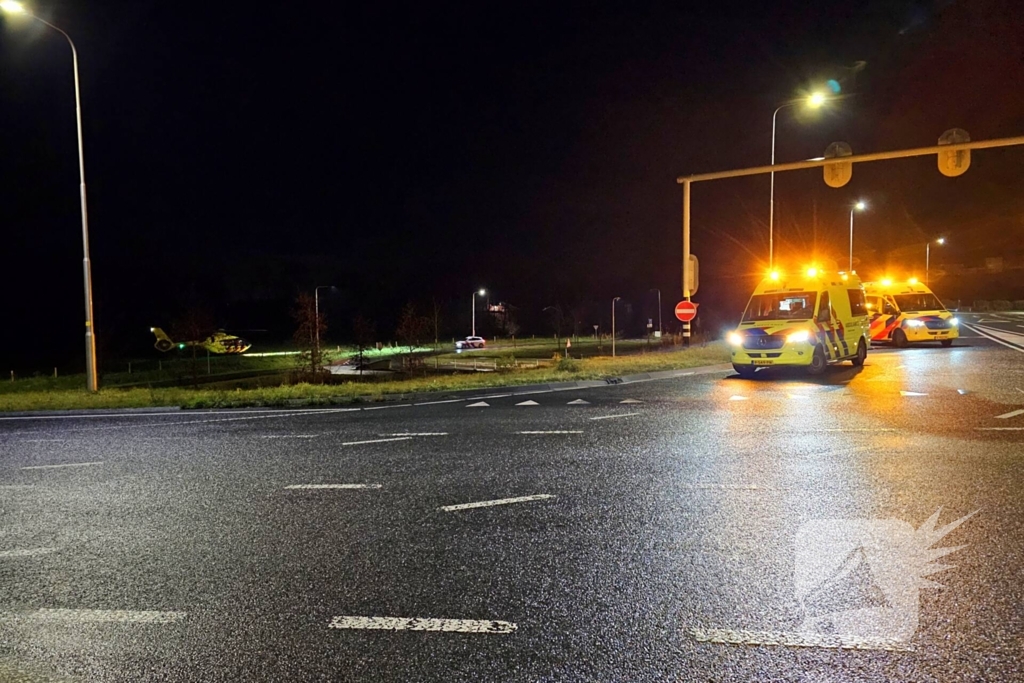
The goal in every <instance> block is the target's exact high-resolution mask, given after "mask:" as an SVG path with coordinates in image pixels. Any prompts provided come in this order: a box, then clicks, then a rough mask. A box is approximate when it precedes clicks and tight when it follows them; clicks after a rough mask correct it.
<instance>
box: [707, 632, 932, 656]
mask: <svg viewBox="0 0 1024 683" xmlns="http://www.w3.org/2000/svg"><path fill="white" fill-rule="evenodd" d="M689 633H690V635H691V636H693V638H694V639H695V640H697V641H698V642H701V643H722V644H726V645H774V646H783V647H821V648H827V649H831V650H888V651H894V652H911V651H913V650H914V646H913V645H912V644H910V643H909V642H906V641H901V640H895V639H893V638H866V637H861V636H846V635H827V634H822V633H798V632H793V631H747V630H743V629H739V630H736V629H727V628H708V629H703V628H691V629H689Z"/></svg>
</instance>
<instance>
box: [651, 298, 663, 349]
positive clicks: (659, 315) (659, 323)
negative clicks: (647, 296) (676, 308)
mask: <svg viewBox="0 0 1024 683" xmlns="http://www.w3.org/2000/svg"><path fill="white" fill-rule="evenodd" d="M650 291H652V292H657V293H658V338H659V339H660V338H661V332H662V328H661V290H660V289H658V288H657V287H655V288H654V289H652V290H650Z"/></svg>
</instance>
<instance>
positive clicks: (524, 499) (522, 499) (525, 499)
mask: <svg viewBox="0 0 1024 683" xmlns="http://www.w3.org/2000/svg"><path fill="white" fill-rule="evenodd" d="M547 498H554V496H553V495H550V494H547V493H541V494H538V495H535V496H519V497H518V498H501V499H499V500H482V501H480V502H477V503H462V504H461V505H445V506H444V507H442V508H441V509H442V510H444V511H445V512H455V511H456V510H471V509H473V508H487V507H492V506H494V505H508V504H509V503H529V502H531V501H534V500H545V499H547Z"/></svg>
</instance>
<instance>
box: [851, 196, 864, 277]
mask: <svg viewBox="0 0 1024 683" xmlns="http://www.w3.org/2000/svg"><path fill="white" fill-rule="evenodd" d="M866 208H868V205H867V204H866V203H865V202H864V200H863V199H862V200H860V201H858V202H857V203H856V204H854V205H853V207H852V208H851V209H850V272H851V273H852V272H853V212H854V211H863V210H864V209H866Z"/></svg>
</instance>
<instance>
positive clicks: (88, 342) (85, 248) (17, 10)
mask: <svg viewBox="0 0 1024 683" xmlns="http://www.w3.org/2000/svg"><path fill="white" fill-rule="evenodd" d="M0 10H3V11H4V12H6V13H8V14H25V15H27V16H29V17H31V18H33V19H35V20H36V21H38V22H39V23H40V24H43V25H45V26H48V27H50V28H52V29H53V30H54V31H56V32H57V33H59V34H61V35H62V36H64V38H66V39H67V41H68V45H70V46H71V63H72V66H73V67H74V72H75V114H76V117H77V122H78V175H79V179H80V183H79V194H80V195H81V202H82V252H83V257H82V271H83V272H82V275H83V279H84V280H85V376H86V386H87V387H88V389H89V391H98V390H99V376H98V368H97V363H96V325H95V321H94V320H93V315H92V265H91V262H90V260H89V214H88V210H87V203H86V200H85V153H84V151H83V147H82V98H81V94H80V88H79V84H78V50H76V49H75V44H74V42H73V41H72V40H71V36H69V35H68V34H67V33H65V32H64V31H63V30H61V29H59V28H57V27H56V26H54V25H53V24H51V23H50V22H48V21H46V20H45V19H40V18H39V17H37V16H36V15H34V14H32V13H31V12H29V11H28V10H27V9H25V6H24V5H22V4H21V3H20V2H15V0H2V1H0Z"/></svg>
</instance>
